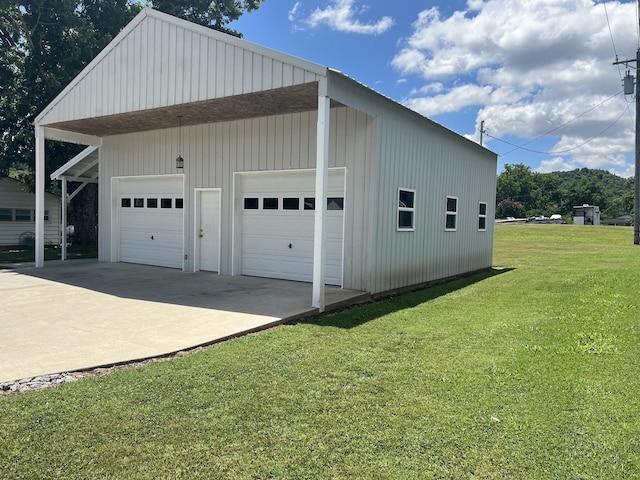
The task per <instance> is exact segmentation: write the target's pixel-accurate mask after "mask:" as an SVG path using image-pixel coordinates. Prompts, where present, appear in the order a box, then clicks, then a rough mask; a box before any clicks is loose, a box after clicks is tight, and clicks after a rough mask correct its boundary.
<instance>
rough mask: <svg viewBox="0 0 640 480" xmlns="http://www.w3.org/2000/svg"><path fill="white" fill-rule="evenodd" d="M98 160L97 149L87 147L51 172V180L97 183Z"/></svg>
mask: <svg viewBox="0 0 640 480" xmlns="http://www.w3.org/2000/svg"><path fill="white" fill-rule="evenodd" d="M98 160H99V157H98V147H95V146H91V147H87V148H85V149H84V150H83V151H82V152H80V153H79V154H78V155H76V156H75V157H73V158H72V159H71V160H69V161H68V162H67V163H65V164H64V165H63V166H62V167H60V168H59V169H58V170H56V171H55V172H53V173H52V174H51V180H67V181H70V182H83V183H97V181H98Z"/></svg>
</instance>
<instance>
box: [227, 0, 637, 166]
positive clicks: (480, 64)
mask: <svg viewBox="0 0 640 480" xmlns="http://www.w3.org/2000/svg"><path fill="white" fill-rule="evenodd" d="M637 15H638V14H637V3H636V1H635V0H625V1H607V2H603V1H597V2H596V1H592V0H468V1H463V0H439V1H435V0H398V1H396V2H388V1H382V0H266V1H265V2H264V3H263V4H262V5H261V7H260V8H259V9H258V10H256V11H254V12H251V13H247V14H244V15H243V16H242V17H241V19H240V20H238V21H236V22H234V23H232V24H231V25H230V26H231V27H232V28H235V29H236V30H238V31H240V32H242V34H243V35H244V38H245V39H246V40H249V41H251V42H255V43H258V44H261V45H264V46H267V47H270V48H273V49H276V50H279V51H281V52H285V53H288V54H291V55H295V56H297V57H301V58H304V59H306V60H310V61H313V62H316V63H319V64H321V65H325V66H328V67H331V68H334V69H337V70H340V71H341V72H343V73H345V74H347V75H349V76H350V77H353V78H354V79H356V80H358V81H359V82H361V83H364V84H365V85H368V86H369V87H371V88H373V89H375V90H377V91H379V92H380V93H383V94H384V95H387V96H389V97H391V98H393V99H394V100H396V101H397V102H399V103H402V104H404V105H407V106H408V107H409V108H412V109H414V110H416V111H418V112H420V113H421V114H423V115H425V116H427V117H429V118H431V119H433V120H435V121H436V122H438V123H440V124H442V125H444V126H446V127H447V128H450V129H451V130H453V131H455V132H457V133H459V134H461V135H465V136H467V137H468V138H471V139H473V140H475V141H479V135H478V132H479V125H480V122H481V121H482V120H484V121H485V128H486V130H487V134H488V136H485V145H486V146H487V147H488V148H490V149H491V150H493V151H495V152H496V153H498V154H499V155H500V156H499V170H501V169H502V167H503V165H504V164H505V163H510V164H514V163H524V164H526V165H529V166H530V167H531V169H532V170H534V171H540V172H550V171H559V170H572V169H575V168H582V167H588V168H602V169H605V170H609V171H610V172H612V173H616V174H618V175H622V176H625V177H628V176H632V175H633V164H634V128H635V124H634V118H635V102H634V97H633V96H632V95H628V96H626V97H625V96H624V95H623V94H622V93H621V92H622V87H621V78H622V76H624V74H625V69H624V66H620V67H617V66H613V65H612V63H613V62H614V61H615V58H616V54H617V55H618V56H619V59H621V60H622V59H630V58H635V54H636V50H637V49H638V45H639V41H638V16H637ZM631 66H632V69H631V73H632V74H633V75H635V64H632V65H631ZM491 137H496V138H498V139H500V140H496V139H494V138H491ZM507 142H508V143H507ZM512 145H515V146H524V148H515V147H514V146H512ZM530 150H533V151H530Z"/></svg>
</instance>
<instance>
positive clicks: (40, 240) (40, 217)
mask: <svg viewBox="0 0 640 480" xmlns="http://www.w3.org/2000/svg"><path fill="white" fill-rule="evenodd" d="M35 130H36V131H35V134H36V238H35V243H34V249H35V254H36V267H44V174H45V171H44V166H45V148H44V147H45V138H44V128H43V127H39V126H36V129H35Z"/></svg>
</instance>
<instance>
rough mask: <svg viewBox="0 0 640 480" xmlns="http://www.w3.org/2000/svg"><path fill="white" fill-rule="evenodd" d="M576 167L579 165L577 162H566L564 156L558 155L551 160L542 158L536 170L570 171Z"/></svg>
mask: <svg viewBox="0 0 640 480" xmlns="http://www.w3.org/2000/svg"><path fill="white" fill-rule="evenodd" d="M576 168H578V167H577V166H576V165H575V164H572V163H568V162H566V161H565V159H564V158H563V157H556V158H552V159H550V160H542V161H541V162H540V166H539V167H538V168H536V169H535V171H536V172H539V173H550V172H568V171H570V170H575V169H576Z"/></svg>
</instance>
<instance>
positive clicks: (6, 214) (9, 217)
mask: <svg viewBox="0 0 640 480" xmlns="http://www.w3.org/2000/svg"><path fill="white" fill-rule="evenodd" d="M12 221H13V209H12V208H0V222H12Z"/></svg>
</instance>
